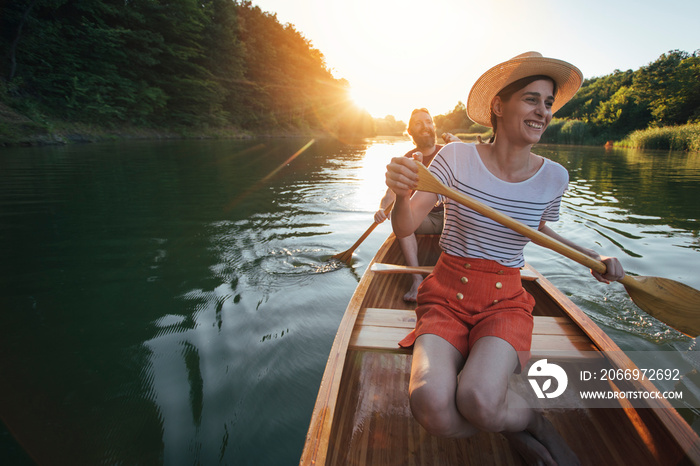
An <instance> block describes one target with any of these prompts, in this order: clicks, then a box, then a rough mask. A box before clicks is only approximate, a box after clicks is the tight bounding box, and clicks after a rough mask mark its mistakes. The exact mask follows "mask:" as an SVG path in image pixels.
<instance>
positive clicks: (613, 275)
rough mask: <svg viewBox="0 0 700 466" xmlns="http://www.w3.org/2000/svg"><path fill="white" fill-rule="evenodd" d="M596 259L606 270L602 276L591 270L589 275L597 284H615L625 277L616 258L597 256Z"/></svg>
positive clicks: (623, 270)
mask: <svg viewBox="0 0 700 466" xmlns="http://www.w3.org/2000/svg"><path fill="white" fill-rule="evenodd" d="M596 255H597V254H596ZM597 259H598V260H600V261H602V262H603V263H604V264H605V266H606V267H607V270H606V271H605V273H603V274H601V273H598V272H596V271H594V270H591V274H592V275H593V276H594V277H595V278H596V280H598V281H599V282H603V283H610V282H616V281H618V280H620V279H621V278H622V277H624V276H625V269H623V268H622V264H621V263H620V261H619V260H618V259H617V257H607V256H598V257H597Z"/></svg>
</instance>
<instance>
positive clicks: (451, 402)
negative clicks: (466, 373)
mask: <svg viewBox="0 0 700 466" xmlns="http://www.w3.org/2000/svg"><path fill="white" fill-rule="evenodd" d="M463 364H464V358H463V357H462V355H461V353H460V352H459V351H457V349H456V348H455V347H454V346H452V345H451V344H450V343H448V342H447V341H446V340H444V339H443V338H441V337H439V336H437V335H432V334H425V335H420V336H419V337H418V338H417V339H416V343H415V346H414V348H413V363H412V366H411V381H410V383H409V388H408V391H409V397H410V401H411V410H412V412H413V416H414V417H415V418H416V420H417V421H418V422H419V423H420V424H421V425H422V426H423V427H424V428H425V429H426V430H427V431H428V432H430V433H431V434H433V435H437V436H440V437H468V436H470V435H473V434H475V433H476V432H478V430H477V429H476V428H474V427H473V426H471V425H470V424H469V423H468V422H467V421H466V419H464V417H463V416H462V415H461V414H460V413H459V411H458V410H457V404H456V399H455V393H456V391H457V373H458V372H459V370H460V369H461V368H462V365H463Z"/></svg>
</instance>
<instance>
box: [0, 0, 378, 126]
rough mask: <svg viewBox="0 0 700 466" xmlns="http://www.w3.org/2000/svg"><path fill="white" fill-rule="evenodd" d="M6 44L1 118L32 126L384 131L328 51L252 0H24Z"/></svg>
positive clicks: (7, 15)
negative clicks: (355, 98)
mask: <svg viewBox="0 0 700 466" xmlns="http://www.w3.org/2000/svg"><path fill="white" fill-rule="evenodd" d="M0 50H1V51H2V53H0V58H1V59H2V62H1V64H0V101H1V102H3V103H4V104H5V106H6V107H5V109H4V110H5V111H4V112H2V110H3V109H2V108H0V115H2V114H3V113H4V114H6V115H7V114H8V113H9V110H10V109H11V110H13V111H15V112H18V113H19V114H20V115H22V116H24V117H27V119H28V120H29V121H27V122H26V123H27V126H28V129H29V130H31V129H34V130H37V129H40V128H39V127H40V126H41V125H42V123H44V124H47V125H49V124H51V123H49V121H53V122H55V121H62V122H83V123H89V124H92V125H102V126H107V127H109V126H117V127H118V126H120V125H135V126H141V127H151V128H173V127H175V128H177V127H190V128H192V127H195V128H203V127H204V128H206V127H232V128H240V129H243V130H257V131H261V130H265V131H275V130H283V131H284V130H291V131H309V130H311V131H327V132H332V133H339V134H352V133H367V132H371V131H372V130H373V128H372V119H371V117H370V116H369V114H368V113H367V112H365V111H363V110H360V109H357V108H356V107H355V106H354V105H353V104H352V102H351V100H350V99H349V96H348V87H349V85H348V83H347V82H346V81H345V80H342V79H336V78H334V77H333V75H332V73H331V71H330V70H329V68H328V66H327V64H326V62H325V59H324V56H323V54H322V53H321V52H320V51H319V50H317V49H315V48H314V47H313V46H312V44H311V42H310V41H309V40H308V39H306V38H305V37H304V36H303V35H302V34H301V33H300V32H299V31H297V30H296V29H295V28H294V26H293V25H290V24H284V25H283V24H281V23H280V22H279V21H278V20H277V17H276V15H275V14H273V13H268V12H264V11H262V10H261V9H260V8H259V7H257V6H253V5H252V4H251V2H249V1H234V0H89V1H87V0H85V1H81V0H14V1H12V2H4V5H3V7H2V14H1V15H0ZM8 107H9V108H8ZM7 120H8V118H5V119H4V122H5V124H6V125H7V123H8V122H7ZM2 124H3V119H2V118H0V134H1V132H2ZM6 131H7V130H6Z"/></svg>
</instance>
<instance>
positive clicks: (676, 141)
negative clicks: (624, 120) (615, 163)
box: [615, 123, 700, 152]
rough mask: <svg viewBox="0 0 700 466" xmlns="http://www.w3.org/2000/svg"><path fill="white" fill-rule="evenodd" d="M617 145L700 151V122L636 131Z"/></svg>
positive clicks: (636, 147)
mask: <svg viewBox="0 0 700 466" xmlns="http://www.w3.org/2000/svg"><path fill="white" fill-rule="evenodd" d="M615 145H616V146H622V147H632V148H635V149H663V150H678V151H690V152H700V123H693V124H687V125H681V126H664V127H660V128H647V129H643V130H638V131H634V132H633V133H630V134H629V136H627V137H626V138H625V139H623V140H622V141H620V142H618V143H616V144H615Z"/></svg>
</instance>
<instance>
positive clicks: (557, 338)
mask: <svg viewBox="0 0 700 466" xmlns="http://www.w3.org/2000/svg"><path fill="white" fill-rule="evenodd" d="M534 319H535V326H534V329H533V332H532V333H533V334H532V349H531V353H532V357H533V358H545V357H550V358H557V359H597V358H601V357H602V354H601V353H600V352H599V351H597V350H596V347H595V346H594V345H593V343H592V342H591V340H590V339H589V338H588V337H587V336H586V335H585V334H584V333H583V331H581V329H580V328H579V327H577V326H576V325H575V324H574V323H573V322H571V320H569V319H567V318H566V317H549V316H535V317H534ZM415 325H416V313H415V311H413V310H412V309H379V308H364V309H362V310H360V313H359V314H358V317H357V322H356V324H355V328H354V330H353V333H352V336H351V338H350V349H370V350H376V351H391V352H396V353H410V352H411V350H410V349H405V348H401V347H399V346H398V342H399V341H400V340H401V339H403V337H405V336H406V335H407V334H408V333H409V332H410V331H411V330H412V329H413V328H414V327H415Z"/></svg>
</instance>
